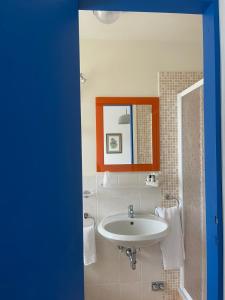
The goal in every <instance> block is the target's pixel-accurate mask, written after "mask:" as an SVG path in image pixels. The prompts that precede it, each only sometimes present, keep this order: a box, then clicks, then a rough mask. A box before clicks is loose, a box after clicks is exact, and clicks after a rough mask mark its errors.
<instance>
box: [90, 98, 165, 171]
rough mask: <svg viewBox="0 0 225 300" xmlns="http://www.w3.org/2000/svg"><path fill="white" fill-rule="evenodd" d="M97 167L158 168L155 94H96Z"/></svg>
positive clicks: (153, 169) (157, 106)
mask: <svg viewBox="0 0 225 300" xmlns="http://www.w3.org/2000/svg"><path fill="white" fill-rule="evenodd" d="M96 124H97V127H96V129H97V171H99V172H102V171H106V170H107V171H112V172H113V171H115V172H128V171H158V170H159V159H160V153H159V151H160V147H159V98H157V97H144V98H143V97H140V98H138V97H135V98H134V97H130V98H127V97H126V98H125V97H122V98H121V97H117V98H115V97H113V98H112V97H98V98H96Z"/></svg>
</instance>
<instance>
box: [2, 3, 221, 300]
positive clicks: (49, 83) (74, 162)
mask: <svg viewBox="0 0 225 300" xmlns="http://www.w3.org/2000/svg"><path fill="white" fill-rule="evenodd" d="M78 9H84V10H93V9H102V10H120V11H127V10H129V11H143V12H144V11H145V12H147V11H149V12H169V13H191V14H202V15H203V28H204V79H205V108H204V109H205V164H206V215H207V281H208V282H207V299H208V300H222V297H223V295H222V288H221V287H222V286H223V282H222V276H223V270H222V265H223V263H222V261H223V256H222V197H221V142H220V59H219V23H218V22H219V18H218V3H217V0H215V1H213V0H211V1H208V0H207V1H205V0H133V1H131V0H107V1H106V0H80V1H78V0H34V1H26V0H9V1H1V4H0V37H1V42H0V76H1V80H0V82H1V84H0V124H1V126H0V128H1V129H0V130H1V132H0V138H1V146H0V154H1V155H0V175H1V180H0V298H1V299H4V300H31V299H32V300H40V299H41V300H45V299H46V300H47V299H48V300H50V299H51V300H62V299H63V300H72V299H73V300H74V299H76V300H83V299H84V292H83V259H82V251H83V249H82V189H81V186H82V178H81V139H80V91H79V88H80V86H79V82H80V78H79V39H78ZM217 220H218V221H217Z"/></svg>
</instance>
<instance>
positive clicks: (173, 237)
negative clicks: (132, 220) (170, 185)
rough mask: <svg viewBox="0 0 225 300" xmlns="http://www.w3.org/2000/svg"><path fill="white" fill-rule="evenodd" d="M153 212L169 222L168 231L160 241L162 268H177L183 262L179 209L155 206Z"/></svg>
mask: <svg viewBox="0 0 225 300" xmlns="http://www.w3.org/2000/svg"><path fill="white" fill-rule="evenodd" d="M155 214H156V215H158V216H159V217H161V218H163V219H165V220H166V221H167V222H168V224H169V233H168V235H167V236H166V238H165V239H164V240H162V241H161V242H160V248H161V251H162V256H163V266H164V270H173V269H179V268H181V267H182V266H183V264H184V259H185V252H184V239H183V232H182V227H181V218H180V209H179V208H178V207H170V208H162V207H157V208H156V210H155Z"/></svg>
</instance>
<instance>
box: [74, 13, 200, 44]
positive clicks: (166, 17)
mask: <svg viewBox="0 0 225 300" xmlns="http://www.w3.org/2000/svg"><path fill="white" fill-rule="evenodd" d="M79 21H80V37H81V38H82V39H101V40H148V41H159V42H163V41H164V42H179V43H180V42H181V43H182V42H183V43H201V42H202V17H201V16H199V15H181V14H159V13H130V12H126V13H121V16H120V18H119V19H118V20H117V21H116V22H115V23H114V24H109V25H106V24H102V23H100V22H99V21H98V20H97V19H96V17H95V16H94V15H93V13H92V11H80V16H79Z"/></svg>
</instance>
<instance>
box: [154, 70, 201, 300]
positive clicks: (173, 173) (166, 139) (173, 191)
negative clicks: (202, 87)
mask: <svg viewBox="0 0 225 300" xmlns="http://www.w3.org/2000/svg"><path fill="white" fill-rule="evenodd" d="M202 77H203V74H202V73H201V72H159V96H160V149H161V153H160V164H161V167H160V169H161V174H162V178H163V182H162V184H161V196H162V205H163V206H164V207H170V206H173V205H175V204H176V202H175V201H174V200H166V199H165V196H166V194H169V195H170V196H171V197H175V198H178V153H177V143H178V133H177V94H178V93H180V92H181V91H183V90H184V89H186V88H187V87H189V86H191V85H192V84H194V83H195V82H197V81H199V80H200V79H201V78H202ZM163 278H164V280H165V282H166V289H165V292H164V295H163V299H164V300H178V299H179V295H178V292H177V289H178V287H179V271H178V270H173V271H163Z"/></svg>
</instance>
